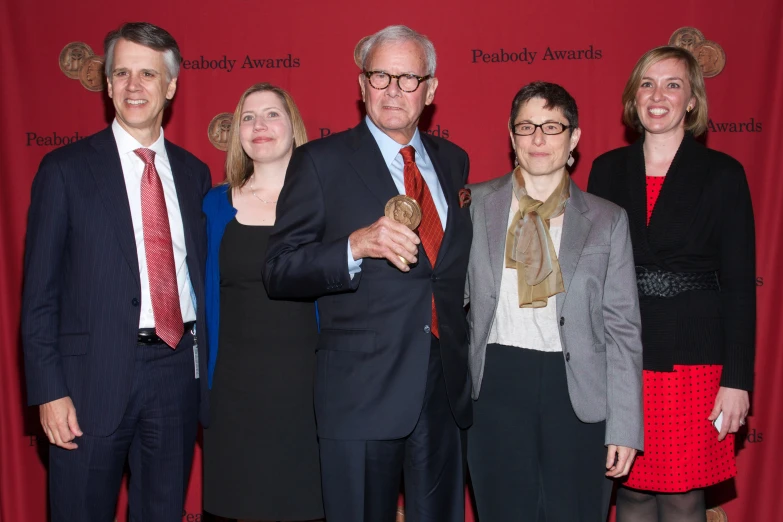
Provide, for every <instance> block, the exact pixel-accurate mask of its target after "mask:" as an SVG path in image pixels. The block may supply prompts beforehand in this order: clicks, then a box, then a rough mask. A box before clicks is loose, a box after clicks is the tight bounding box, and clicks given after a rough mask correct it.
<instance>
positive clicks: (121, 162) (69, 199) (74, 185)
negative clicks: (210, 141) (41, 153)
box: [22, 23, 211, 522]
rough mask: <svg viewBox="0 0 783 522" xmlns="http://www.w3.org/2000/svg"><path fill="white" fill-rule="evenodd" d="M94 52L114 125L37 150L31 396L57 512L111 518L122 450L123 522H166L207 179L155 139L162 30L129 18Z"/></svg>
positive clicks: (195, 402)
mask: <svg viewBox="0 0 783 522" xmlns="http://www.w3.org/2000/svg"><path fill="white" fill-rule="evenodd" d="M105 56H106V75H107V80H108V92H109V96H110V97H111V98H112V101H113V103H114V107H115V109H116V117H115V120H114V122H113V123H112V125H111V127H109V128H107V129H105V130H103V131H101V132H99V133H97V134H95V135H93V136H90V137H89V138H87V139H84V140H80V141H78V142H76V143H74V144H71V145H67V146H65V147H62V148H60V149H58V150H55V151H53V152H51V153H49V154H47V155H46V156H45V157H44V159H43V161H42V162H41V165H40V167H39V170H38V173H37V174H36V176H35V180H34V181H33V187H32V197H31V203H30V212H29V217H28V225H27V243H26V249H25V276H24V295H23V306H22V337H23V344H24V355H25V371H26V377H27V395H28V402H29V403H30V404H31V405H39V409H40V417H41V424H42V426H43V429H44V431H45V433H46V436H47V437H48V439H49V441H50V442H51V444H52V445H51V446H50V452H49V493H50V502H51V519H52V521H53V522H61V521H78V522H87V521H96V522H106V521H109V520H112V519H113V518H114V512H115V509H116V500H117V494H118V491H119V487H120V482H121V479H122V472H123V468H124V465H125V462H126V460H127V461H128V462H129V464H130V469H131V480H130V494H129V500H130V515H131V520H133V521H135V522H141V521H144V522H148V521H155V522H158V521H160V522H163V521H167V522H174V521H177V520H179V519H180V518H181V514H182V506H183V503H184V498H185V492H186V488H187V482H188V476H189V473H190V466H191V461H192V455H193V446H194V443H195V440H196V431H197V423H198V419H199V416H200V417H201V421H202V423H205V422H206V413H207V406H208V404H207V395H206V386H205V382H206V379H199V376H200V374H204V372H205V371H206V362H207V359H208V358H207V353H206V347H205V340H206V335H203V332H204V324H205V323H204V307H203V306H202V303H203V297H204V285H203V270H204V261H205V252H206V234H205V230H204V221H203V217H202V213H201V199H202V197H203V196H204V194H206V192H207V191H208V190H209V188H210V186H211V178H210V174H209V169H208V168H207V166H206V165H205V164H204V163H202V162H201V161H199V160H198V159H196V157H195V156H193V155H192V154H190V153H188V152H186V151H185V150H183V149H181V148H179V147H177V146H176V145H174V144H172V143H170V142H169V141H167V140H165V139H164V136H163V129H162V128H161V123H162V120H163V112H164V109H165V107H166V106H167V105H168V103H169V101H170V100H171V98H172V97H173V96H174V92H175V91H176V88H177V74H178V72H179V65H180V62H181V56H180V52H179V48H178V46H177V43H176V41H175V40H174V39H173V38H172V37H171V35H170V34H169V33H167V32H166V31H164V30H163V29H161V28H159V27H156V26H154V25H151V24H147V23H129V24H125V25H123V26H122V27H120V28H119V29H118V30H117V31H113V32H111V33H109V35H108V36H107V37H106V41H105ZM145 183H146V184H145ZM150 187H152V188H150ZM150 194H153V195H150ZM151 212H152V213H151ZM150 216H152V217H150ZM153 218H154V220H153ZM166 218H168V219H166ZM162 231H165V233H164V232H162ZM161 288H163V289H164V290H165V291H164V290H161ZM161 292H163V294H162V293H161ZM161 295H163V296H164V298H165V299H162V298H161V297H160V296H161ZM180 315H181V318H180ZM180 320H181V325H182V329H181V330H180V329H179V328H180V326H179V325H180Z"/></svg>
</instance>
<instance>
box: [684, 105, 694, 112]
mask: <svg viewBox="0 0 783 522" xmlns="http://www.w3.org/2000/svg"><path fill="white" fill-rule="evenodd" d="M692 110H693V107H691V106H690V105H688V108H687V109H685V112H691V111H692Z"/></svg>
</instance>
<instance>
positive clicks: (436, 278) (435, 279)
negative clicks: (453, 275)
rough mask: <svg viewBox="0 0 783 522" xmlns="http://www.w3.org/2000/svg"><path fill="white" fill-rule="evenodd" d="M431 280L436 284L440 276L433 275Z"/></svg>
mask: <svg viewBox="0 0 783 522" xmlns="http://www.w3.org/2000/svg"><path fill="white" fill-rule="evenodd" d="M430 279H431V280H432V281H433V282H435V281H437V280H438V276H436V275H435V274H432V275H431V276H430Z"/></svg>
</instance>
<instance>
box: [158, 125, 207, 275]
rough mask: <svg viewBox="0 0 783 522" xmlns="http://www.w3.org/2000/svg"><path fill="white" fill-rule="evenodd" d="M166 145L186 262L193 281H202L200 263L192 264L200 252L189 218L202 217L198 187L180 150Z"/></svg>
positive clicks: (168, 143)
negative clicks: (175, 193)
mask: <svg viewBox="0 0 783 522" xmlns="http://www.w3.org/2000/svg"><path fill="white" fill-rule="evenodd" d="M165 144H166V154H167V155H168V157H169V165H171V174H172V176H173V177H174V187H175V188H176V189H177V202H178V203H179V212H180V214H181V216H182V228H183V232H184V234H185V252H186V254H187V256H186V260H187V264H188V271H189V272H190V274H191V275H190V278H191V281H192V280H193V278H194V277H195V278H198V279H200V278H201V272H200V271H199V266H198V263H196V262H191V261H192V260H195V259H196V258H195V256H196V253H197V252H198V250H197V249H196V236H195V235H194V234H195V231H194V223H192V222H191V220H190V219H188V218H189V217H190V216H194V215H196V216H197V215H200V214H199V213H198V212H200V205H201V198H200V197H199V195H198V194H194V189H195V188H196V185H195V184H194V182H193V176H192V173H191V171H190V169H189V168H188V167H187V165H186V164H185V160H184V158H183V157H182V156H181V154H180V150H179V149H177V148H176V147H173V146H172V144H171V143H170V142H169V141H168V140H166V141H165ZM196 207H198V208H196Z"/></svg>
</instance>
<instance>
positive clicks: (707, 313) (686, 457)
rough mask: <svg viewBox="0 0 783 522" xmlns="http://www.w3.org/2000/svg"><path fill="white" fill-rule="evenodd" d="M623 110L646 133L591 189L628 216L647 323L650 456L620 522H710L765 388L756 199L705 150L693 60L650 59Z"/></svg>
mask: <svg viewBox="0 0 783 522" xmlns="http://www.w3.org/2000/svg"><path fill="white" fill-rule="evenodd" d="M623 104H624V107H625V109H624V114H623V119H624V121H625V123H626V124H627V125H628V126H630V127H632V128H634V129H635V130H637V131H639V132H640V133H641V134H642V136H641V137H640V139H639V140H638V141H637V142H636V143H634V144H633V145H631V146H628V147H624V148H621V149H617V150H613V151H611V152H608V153H606V154H604V155H602V156H600V157H599V158H597V159H596V160H595V163H594V164H593V169H592V171H591V173H590V181H589V183H588V191H589V192H592V193H593V194H596V195H598V196H601V197H603V198H605V199H608V200H610V201H613V202H615V203H617V204H619V205H620V206H622V207H624V208H625V209H626V211H627V212H628V218H629V226H630V229H631V240H632V242H633V248H634V261H635V263H636V265H637V267H636V271H637V283H638V285H637V286H638V289H639V304H640V307H641V316H642V342H643V346H644V373H643V381H644V417H645V418H644V421H645V431H644V437H645V441H644V447H645V451H644V454H642V455H640V456H638V457H637V458H636V462H635V463H634V466H633V468H632V470H631V473H630V475H629V477H628V480H627V481H626V482H625V483H624V485H623V487H621V488H620V489H619V491H618V495H617V519H618V521H619V522H624V521H633V522H647V521H655V522H658V521H677V522H680V521H704V520H706V514H705V502H704V488H706V487H708V486H711V485H713V484H716V483H718V482H721V481H723V480H726V479H728V478H731V477H733V476H734V475H736V472H737V470H736V465H735V461H734V435H733V434H734V433H736V432H737V430H738V429H739V428H740V426H742V425H743V424H745V417H746V416H747V414H748V408H749V399H748V391H749V390H751V388H752V386H753V360H754V340H755V321H756V309H755V306H756V286H755V275H754V270H755V238H754V223H753V209H752V206H751V200H750V192H749V190H748V184H747V180H746V178H745V172H744V170H743V168H742V165H740V164H739V162H737V161H736V160H735V159H733V158H731V157H730V156H728V155H726V154H723V153H720V152H717V151H713V150H710V149H708V148H706V147H705V146H703V145H702V144H700V143H699V142H697V141H696V140H695V139H694V136H698V135H700V134H702V133H703V132H704V131H705V130H706V127H707V122H708V118H707V96H706V92H705V89H704V78H703V76H702V73H701V70H700V68H699V64H698V62H697V61H696V59H695V58H694V57H693V56H692V55H691V54H690V53H689V52H688V51H686V50H684V49H680V48H677V47H659V48H657V49H653V50H651V51H649V52H648V53H646V54H645V55H644V56H642V57H641V58H640V59H639V62H638V63H637V64H636V67H635V68H634V70H633V72H632V73H631V77H630V78H629V80H628V83H627V84H626V86H625V90H624V92H623ZM716 419H717V420H718V422H717V423H716V424H717V425H716V424H713V422H714V421H716ZM718 426H719V429H717V430H716V428H717V427H718Z"/></svg>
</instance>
